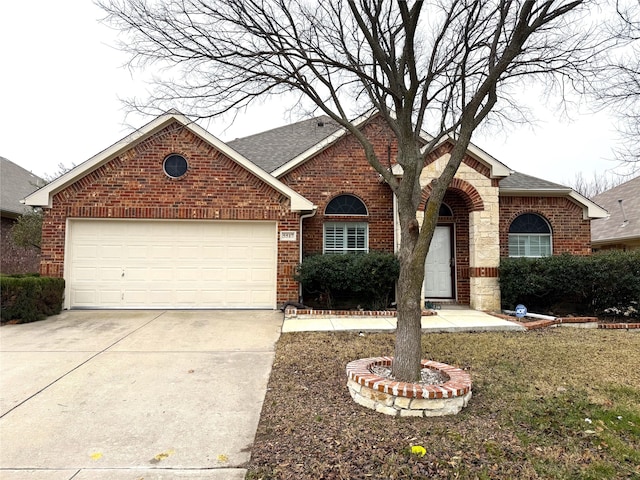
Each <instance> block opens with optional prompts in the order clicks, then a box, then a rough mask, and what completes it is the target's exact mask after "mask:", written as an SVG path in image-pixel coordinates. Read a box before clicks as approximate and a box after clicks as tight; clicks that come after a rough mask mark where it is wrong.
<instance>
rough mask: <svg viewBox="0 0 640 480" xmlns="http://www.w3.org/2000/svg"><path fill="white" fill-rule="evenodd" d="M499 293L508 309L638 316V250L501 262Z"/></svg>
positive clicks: (639, 257)
mask: <svg viewBox="0 0 640 480" xmlns="http://www.w3.org/2000/svg"><path fill="white" fill-rule="evenodd" d="M500 291H501V295H502V307H503V308H507V309H513V308H514V307H515V305H517V304H518V303H522V304H524V305H526V306H527V308H528V309H529V310H530V311H538V312H552V313H556V314H558V313H560V314H562V313H577V314H584V315H598V316H606V315H616V316H626V317H629V318H637V317H638V310H639V303H640V251H637V250H636V251H630V252H622V251H617V250H616V251H613V250H612V251H608V252H602V253H598V254H595V255H591V256H573V255H567V254H565V255H559V256H553V257H545V258H535V259H534V258H503V259H502V260H501V262H500Z"/></svg>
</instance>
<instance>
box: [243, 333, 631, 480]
mask: <svg viewBox="0 0 640 480" xmlns="http://www.w3.org/2000/svg"><path fill="white" fill-rule="evenodd" d="M393 342H394V337H393V335H390V334H382V333H380V334H366V335H364V336H359V335H358V334H355V333H354V334H351V333H346V332H337V333H292V334H283V335H282V336H281V338H280V340H279V342H278V345H277V349H276V358H275V362H274V366H273V371H272V374H271V378H270V381H269V389H268V391H267V395H266V398H265V403H264V406H263V410H262V415H261V418H260V424H259V426H258V432H257V436H256V441H255V443H254V445H253V447H252V458H251V461H250V464H249V465H248V468H249V472H248V475H247V478H248V479H251V480H257V479H263V480H267V479H369V478H372V479H426V478H429V479H440V478H442V479H445V478H447V479H448V478H451V479H454V478H455V479H516V478H517V479H534V478H553V479H576V480H578V479H581V480H582V479H604V478H606V479H616V478H620V479H623V478H624V479H640V331H635V332H634V331H628V332H627V331H611V330H586V329H572V328H555V329H548V330H542V331H534V332H527V333H507V332H501V333H479V334H428V335H424V336H423V340H422V343H423V351H424V352H425V357H427V358H431V359H434V360H437V361H441V362H445V363H449V364H452V365H455V366H458V367H461V368H464V369H466V370H468V371H469V373H470V374H471V376H472V379H473V382H474V383H473V398H472V399H471V401H470V402H469V406H468V407H467V408H465V409H464V410H463V411H462V412H461V413H460V414H458V415H456V416H451V417H439V418H421V419H415V418H392V417H388V416H385V415H381V414H379V413H376V412H373V411H371V410H368V409H365V408H363V407H361V406H359V405H357V404H355V403H354V402H353V401H352V400H351V397H350V396H349V393H348V391H347V389H346V386H345V384H346V376H345V366H346V364H347V363H348V362H349V361H350V360H353V359H357V358H364V357H372V356H379V355H386V354H392V352H393ZM418 445H419V446H423V447H424V448H425V450H426V453H425V455H424V456H418V455H416V454H412V453H411V447H412V446H418Z"/></svg>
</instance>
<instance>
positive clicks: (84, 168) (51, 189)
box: [25, 113, 184, 208]
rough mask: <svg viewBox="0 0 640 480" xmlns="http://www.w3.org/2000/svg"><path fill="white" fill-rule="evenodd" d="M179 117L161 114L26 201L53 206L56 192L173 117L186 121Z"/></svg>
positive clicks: (126, 148) (151, 132) (163, 125)
mask: <svg viewBox="0 0 640 480" xmlns="http://www.w3.org/2000/svg"><path fill="white" fill-rule="evenodd" d="M179 117H182V115H177V114H173V113H170V114H164V115H161V116H159V117H158V118H156V119H155V120H152V121H151V122H149V123H147V124H146V125H145V126H143V127H141V128H140V129H138V130H136V131H135V132H133V133H131V134H130V135H127V136H126V137H124V138H123V139H122V140H119V141H118V142H116V143H114V144H113V145H111V146H110V147H108V148H106V149H105V150H103V151H101V152H100V153H98V154H96V155H94V156H93V157H91V158H90V159H89V160H87V161H85V162H82V163H81V164H80V165H78V166H77V167H74V168H72V169H71V170H69V171H68V172H67V173H65V174H64V175H61V176H60V177H58V178H56V179H55V180H53V181H52V182H50V183H48V184H47V185H45V186H44V187H42V188H41V189H40V190H36V191H35V192H34V193H32V194H31V195H29V196H28V197H27V198H25V203H26V204H27V205H31V206H34V207H35V206H38V207H47V208H51V206H52V205H51V203H52V200H53V196H54V195H55V194H56V193H58V192H59V191H61V190H63V189H64V188H66V187H68V186H69V185H71V184H73V183H74V182H76V181H77V180H79V179H80V178H82V177H84V176H85V175H87V174H89V173H91V172H92V171H94V170H96V169H98V168H99V167H101V166H102V165H104V164H105V163H107V162H109V161H110V160H112V159H113V158H115V157H116V156H118V155H119V154H120V153H122V152H123V151H125V150H128V149H130V148H132V147H133V146H135V145H136V144H137V143H138V142H140V141H141V140H143V139H144V138H147V137H149V136H150V135H152V134H153V133H155V132H156V131H158V130H161V129H162V128H164V127H165V126H166V125H167V124H168V123H169V122H171V121H173V119H175V120H178V121H179V122H180V123H184V121H183V120H182V119H180V118H179ZM183 118H184V117H183Z"/></svg>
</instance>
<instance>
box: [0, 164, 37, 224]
mask: <svg viewBox="0 0 640 480" xmlns="http://www.w3.org/2000/svg"><path fill="white" fill-rule="evenodd" d="M44 183H45V182H44V180H43V179H42V178H40V177H38V176H37V175H34V174H33V173H31V172H29V171H28V170H25V169H24V168H22V167H21V166H20V165H17V164H15V163H13V162H12V161H10V160H8V159H6V158H4V157H0V211H1V212H2V216H3V217H5V216H6V217H17V216H19V215H22V214H23V213H24V212H25V211H26V210H27V208H26V206H25V205H24V204H23V203H21V201H22V200H23V199H24V198H25V197H26V196H27V195H29V194H31V193H33V192H34V191H36V190H37V189H38V188H40V187H41V186H43V185H44Z"/></svg>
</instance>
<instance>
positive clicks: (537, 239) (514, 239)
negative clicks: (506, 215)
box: [509, 213, 553, 257]
mask: <svg viewBox="0 0 640 480" xmlns="http://www.w3.org/2000/svg"><path fill="white" fill-rule="evenodd" d="M552 253H553V247H552V242H551V227H550V226H549V224H548V223H547V221H546V220H545V219H544V218H543V217H542V216H540V215H537V214H535V213H524V214H522V215H520V216H518V217H516V218H515V219H514V220H513V222H511V225H510V226H509V256H510V257H548V256H550V255H551V254H552Z"/></svg>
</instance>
